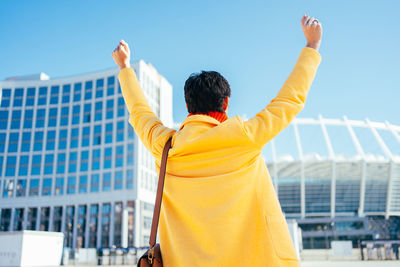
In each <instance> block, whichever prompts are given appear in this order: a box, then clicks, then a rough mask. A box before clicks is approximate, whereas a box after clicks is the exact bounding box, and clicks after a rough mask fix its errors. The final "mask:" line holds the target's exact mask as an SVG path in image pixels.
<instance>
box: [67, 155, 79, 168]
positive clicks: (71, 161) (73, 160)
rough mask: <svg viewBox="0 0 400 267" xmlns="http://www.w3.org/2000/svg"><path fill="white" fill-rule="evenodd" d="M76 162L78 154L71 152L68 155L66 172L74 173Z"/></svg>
mask: <svg viewBox="0 0 400 267" xmlns="http://www.w3.org/2000/svg"><path fill="white" fill-rule="evenodd" d="M77 162H78V153H77V152H71V153H70V154H69V167H68V172H69V173H74V172H76V164H77Z"/></svg>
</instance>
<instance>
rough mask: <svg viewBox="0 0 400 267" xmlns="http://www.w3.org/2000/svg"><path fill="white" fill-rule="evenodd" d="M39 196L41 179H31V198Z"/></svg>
mask: <svg viewBox="0 0 400 267" xmlns="http://www.w3.org/2000/svg"><path fill="white" fill-rule="evenodd" d="M38 195H39V179H31V180H30V181H29V196H31V197H32V196H38Z"/></svg>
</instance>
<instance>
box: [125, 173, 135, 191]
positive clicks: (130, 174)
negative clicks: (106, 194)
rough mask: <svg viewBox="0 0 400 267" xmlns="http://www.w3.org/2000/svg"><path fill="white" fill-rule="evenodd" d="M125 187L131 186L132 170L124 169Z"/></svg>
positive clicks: (130, 187)
mask: <svg viewBox="0 0 400 267" xmlns="http://www.w3.org/2000/svg"><path fill="white" fill-rule="evenodd" d="M126 188H128V189H132V188H133V170H126Z"/></svg>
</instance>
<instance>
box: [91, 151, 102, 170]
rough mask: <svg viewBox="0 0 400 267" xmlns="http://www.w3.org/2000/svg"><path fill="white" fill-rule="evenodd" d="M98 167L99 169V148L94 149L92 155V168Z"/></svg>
mask: <svg viewBox="0 0 400 267" xmlns="http://www.w3.org/2000/svg"><path fill="white" fill-rule="evenodd" d="M98 169H100V149H95V150H93V155H92V170H98Z"/></svg>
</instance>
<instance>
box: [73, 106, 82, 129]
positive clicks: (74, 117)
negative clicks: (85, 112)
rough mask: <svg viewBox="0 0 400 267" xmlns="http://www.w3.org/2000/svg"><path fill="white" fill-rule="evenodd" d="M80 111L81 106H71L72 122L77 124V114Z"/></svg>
mask: <svg viewBox="0 0 400 267" xmlns="http://www.w3.org/2000/svg"><path fill="white" fill-rule="evenodd" d="M80 113H81V106H80V105H75V106H73V108H72V124H79V114H80Z"/></svg>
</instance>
